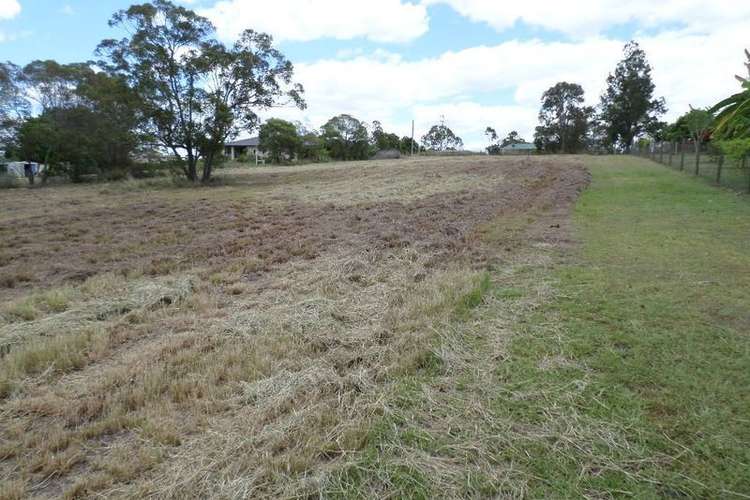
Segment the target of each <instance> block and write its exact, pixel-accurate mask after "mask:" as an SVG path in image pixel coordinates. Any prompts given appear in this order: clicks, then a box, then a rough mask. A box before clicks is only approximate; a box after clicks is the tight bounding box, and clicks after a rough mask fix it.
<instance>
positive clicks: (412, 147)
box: [410, 120, 414, 156]
mask: <svg viewBox="0 0 750 500" xmlns="http://www.w3.org/2000/svg"><path fill="white" fill-rule="evenodd" d="M410 146H411V155H412V156H414V120H412V121H411V144H410Z"/></svg>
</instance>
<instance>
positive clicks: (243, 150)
mask: <svg viewBox="0 0 750 500" xmlns="http://www.w3.org/2000/svg"><path fill="white" fill-rule="evenodd" d="M259 146H260V138H258V137H251V138H250V139H240V140H238V141H232V142H228V143H226V144H225V145H224V155H225V156H228V157H229V158H231V159H233V160H236V159H237V158H240V157H245V158H247V159H251V160H255V161H256V162H259V161H262V162H265V160H266V156H267V154H266V153H264V152H262V151H261V150H260V149H259Z"/></svg>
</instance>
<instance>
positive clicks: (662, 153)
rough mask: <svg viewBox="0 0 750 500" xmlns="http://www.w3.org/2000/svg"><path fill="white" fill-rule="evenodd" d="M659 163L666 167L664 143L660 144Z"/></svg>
mask: <svg viewBox="0 0 750 500" xmlns="http://www.w3.org/2000/svg"><path fill="white" fill-rule="evenodd" d="M659 163H661V164H662V165H664V143H663V142H660V143H659Z"/></svg>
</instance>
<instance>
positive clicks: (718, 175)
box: [716, 155, 724, 185]
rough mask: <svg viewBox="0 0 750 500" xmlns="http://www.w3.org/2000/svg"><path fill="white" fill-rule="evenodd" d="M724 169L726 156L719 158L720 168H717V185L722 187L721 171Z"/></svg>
mask: <svg viewBox="0 0 750 500" xmlns="http://www.w3.org/2000/svg"><path fill="white" fill-rule="evenodd" d="M722 167H724V155H721V156H719V166H718V167H717V168H716V184H719V185H721V169H722Z"/></svg>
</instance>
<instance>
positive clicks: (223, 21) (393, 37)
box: [0, 0, 428, 42]
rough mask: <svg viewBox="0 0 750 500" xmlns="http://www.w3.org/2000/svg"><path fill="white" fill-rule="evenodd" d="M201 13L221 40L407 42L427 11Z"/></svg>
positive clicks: (245, 7) (389, 4) (419, 30)
mask: <svg viewBox="0 0 750 500" xmlns="http://www.w3.org/2000/svg"><path fill="white" fill-rule="evenodd" d="M0 1H2V0H0ZM200 13H201V14H202V15H204V16H206V17H208V18H209V19H211V21H213V23H214V24H215V25H216V27H217V29H218V31H219V35H220V36H221V37H222V38H225V39H231V38H234V37H236V36H237V35H238V34H239V33H241V32H242V31H243V30H245V29H247V28H250V27H252V28H253V29H255V30H258V31H263V32H267V33H270V34H272V35H273V36H274V38H275V39H276V40H277V41H286V40H291V41H310V40H316V39H320V38H335V39H339V40H350V39H353V38H357V37H364V38H368V39H370V40H373V41H376V42H406V41H409V40H413V39H415V38H418V37H419V36H421V35H422V34H424V33H425V32H426V31H427V27H428V19H427V8H426V7H425V6H424V5H417V4H412V3H406V2H402V1H401V0H378V1H377V2H372V1H367V0H315V1H313V0H222V1H220V2H218V3H216V4H215V5H214V6H213V7H211V8H208V9H203V10H201V11H200Z"/></svg>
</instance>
